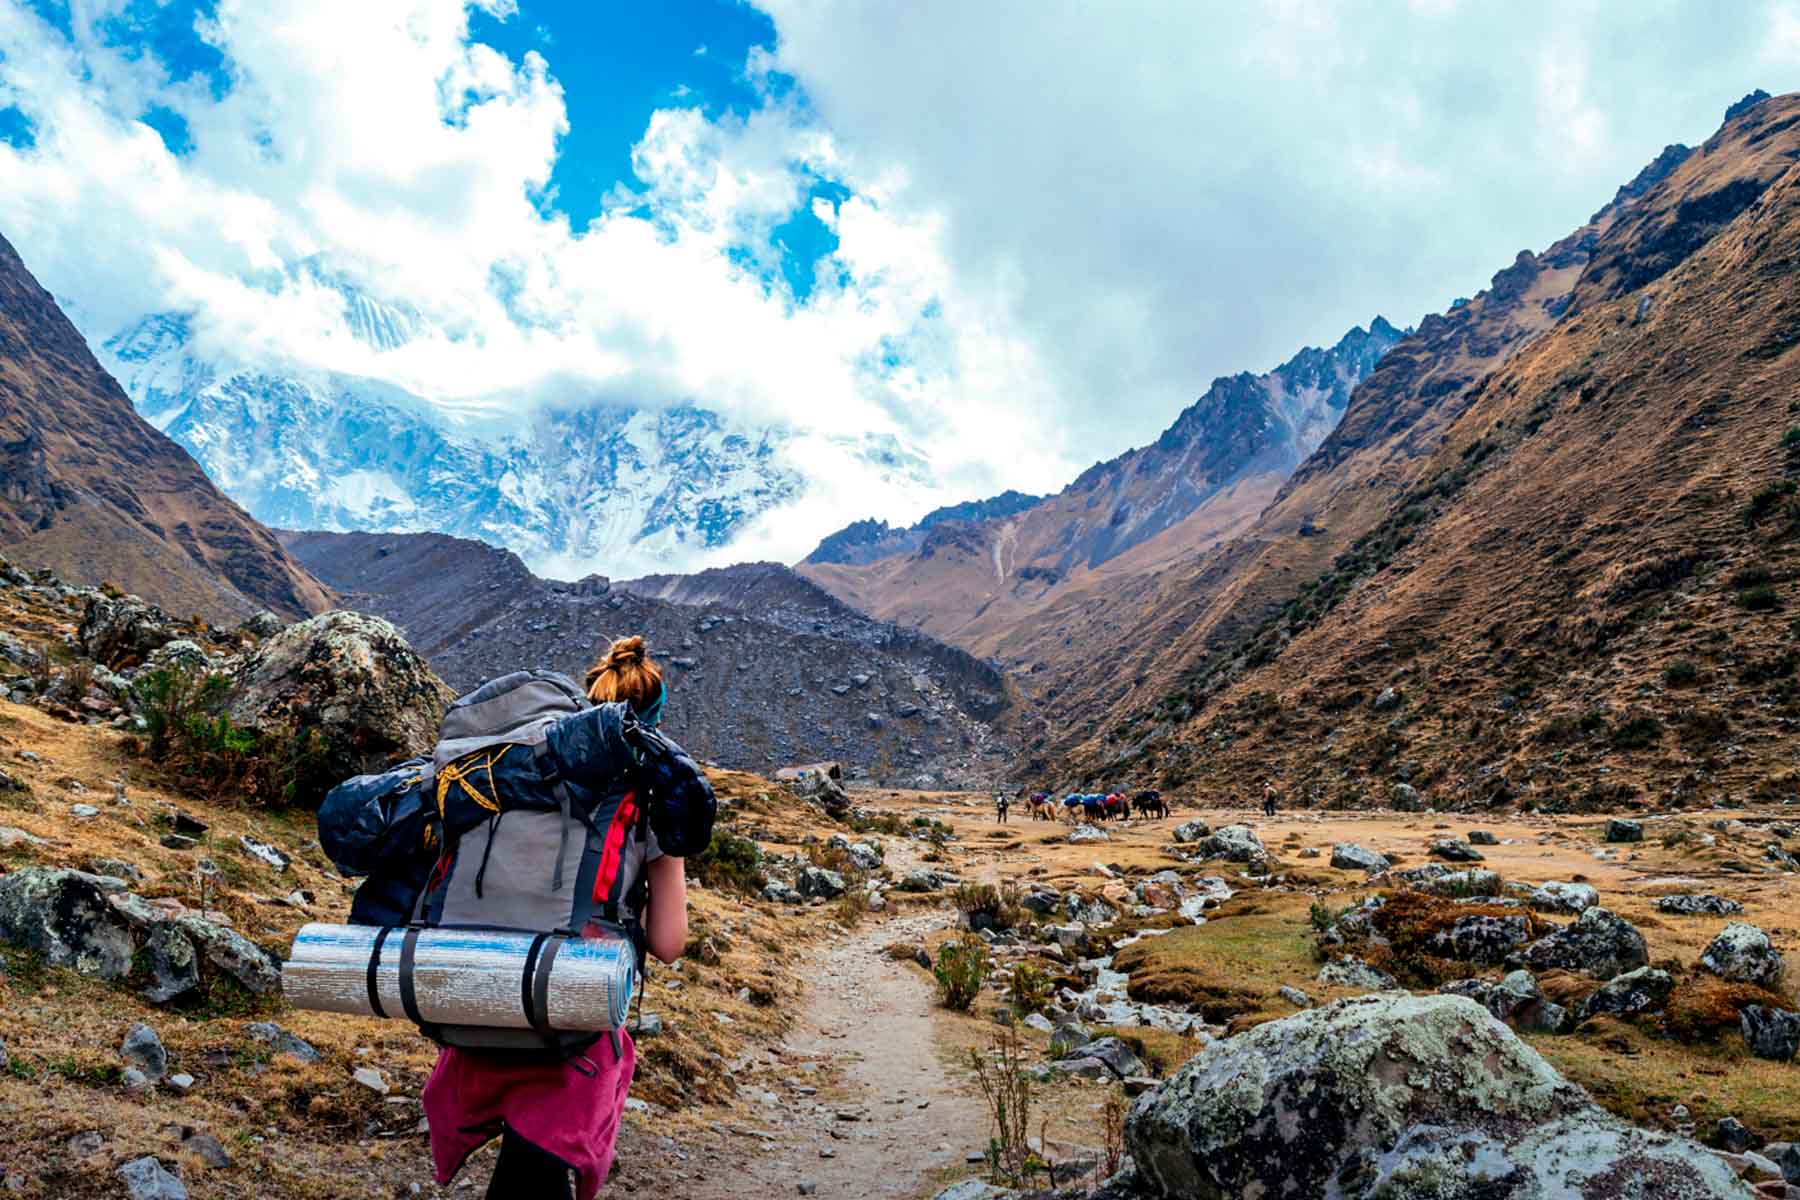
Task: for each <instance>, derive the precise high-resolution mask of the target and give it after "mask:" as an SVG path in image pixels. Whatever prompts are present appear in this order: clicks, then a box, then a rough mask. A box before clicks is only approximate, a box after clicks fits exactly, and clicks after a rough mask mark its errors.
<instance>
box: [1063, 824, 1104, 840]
mask: <svg viewBox="0 0 1800 1200" xmlns="http://www.w3.org/2000/svg"><path fill="white" fill-rule="evenodd" d="M1068 840H1069V841H1070V842H1071V843H1073V844H1079V843H1081V842H1107V841H1111V840H1112V838H1111V837H1110V836H1109V835H1108V834H1107V832H1106V830H1104V829H1102V828H1100V827H1099V826H1098V825H1077V826H1076V827H1075V828H1073V829H1071V830H1069V838H1068Z"/></svg>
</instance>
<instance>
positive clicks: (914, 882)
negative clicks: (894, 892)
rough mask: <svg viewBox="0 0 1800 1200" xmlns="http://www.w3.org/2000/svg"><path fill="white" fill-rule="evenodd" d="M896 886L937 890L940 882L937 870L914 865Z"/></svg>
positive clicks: (907, 888) (909, 889) (912, 890)
mask: <svg viewBox="0 0 1800 1200" xmlns="http://www.w3.org/2000/svg"><path fill="white" fill-rule="evenodd" d="M896 886H898V888H899V889H900V890H901V891H903V892H935V891H937V890H938V888H939V886H940V884H939V881H938V876H937V874H936V872H934V871H931V870H929V869H927V868H925V867H914V868H913V869H912V870H910V871H908V872H907V873H906V874H905V875H902V876H901V877H900V882H899V884H898V885H896ZM1034 911H1036V910H1034Z"/></svg>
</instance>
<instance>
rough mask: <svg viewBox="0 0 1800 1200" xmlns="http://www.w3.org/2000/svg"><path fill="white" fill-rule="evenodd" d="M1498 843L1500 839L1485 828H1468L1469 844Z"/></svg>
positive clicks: (1496, 844)
mask: <svg viewBox="0 0 1800 1200" xmlns="http://www.w3.org/2000/svg"><path fill="white" fill-rule="evenodd" d="M1499 844H1500V839H1499V838H1497V837H1495V836H1494V835H1493V834H1491V833H1489V832H1488V831H1487V830H1485V829H1471V830H1469V845H1471V846H1498V845H1499Z"/></svg>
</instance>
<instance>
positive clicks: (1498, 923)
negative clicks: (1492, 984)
mask: <svg viewBox="0 0 1800 1200" xmlns="http://www.w3.org/2000/svg"><path fill="white" fill-rule="evenodd" d="M1530 940H1531V923H1530V922H1529V921H1527V920H1526V919H1525V918H1524V917H1487V916H1475V917H1460V918H1458V919H1457V921H1456V923H1455V924H1454V925H1452V926H1450V928H1449V929H1447V930H1444V931H1443V932H1441V933H1439V934H1438V935H1437V936H1436V937H1435V938H1434V939H1433V942H1434V943H1435V945H1436V947H1437V949H1438V950H1439V952H1440V953H1442V954H1443V955H1444V956H1445V957H1447V958H1453V959H1455V960H1456V961H1458V962H1466V963H1478V964H1480V965H1481V966H1490V967H1491V966H1494V965H1496V964H1499V963H1503V962H1505V961H1506V960H1507V957H1508V956H1509V955H1511V954H1512V952H1513V950H1514V949H1515V948H1516V947H1518V946H1522V945H1524V944H1525V943H1526V942H1528V941H1530Z"/></svg>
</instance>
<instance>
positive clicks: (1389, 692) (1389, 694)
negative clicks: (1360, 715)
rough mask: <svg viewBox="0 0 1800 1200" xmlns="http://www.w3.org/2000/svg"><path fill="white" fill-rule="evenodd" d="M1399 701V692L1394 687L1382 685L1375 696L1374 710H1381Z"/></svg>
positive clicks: (1391, 706)
mask: <svg viewBox="0 0 1800 1200" xmlns="http://www.w3.org/2000/svg"><path fill="white" fill-rule="evenodd" d="M1399 703H1400V693H1399V691H1397V690H1396V689H1394V688H1391V687H1384V688H1382V689H1381V692H1380V693H1379V694H1378V695H1377V696H1376V697H1375V711H1377V712H1383V711H1386V710H1387V709H1390V708H1393V707H1394V706H1395V705H1397V704H1399Z"/></svg>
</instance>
